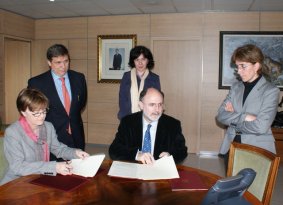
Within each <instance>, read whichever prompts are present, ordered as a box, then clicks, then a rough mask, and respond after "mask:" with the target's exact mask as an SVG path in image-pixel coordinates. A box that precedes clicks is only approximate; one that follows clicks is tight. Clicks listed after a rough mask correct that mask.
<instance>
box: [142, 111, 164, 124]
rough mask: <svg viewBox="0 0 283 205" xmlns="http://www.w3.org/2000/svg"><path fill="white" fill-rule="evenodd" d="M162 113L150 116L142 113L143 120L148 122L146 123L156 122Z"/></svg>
mask: <svg viewBox="0 0 283 205" xmlns="http://www.w3.org/2000/svg"><path fill="white" fill-rule="evenodd" d="M161 114H162V113H159V112H158V113H153V114H151V115H147V114H146V113H143V116H144V118H145V119H146V120H147V121H148V122H156V121H158V120H159V118H160V117H161Z"/></svg>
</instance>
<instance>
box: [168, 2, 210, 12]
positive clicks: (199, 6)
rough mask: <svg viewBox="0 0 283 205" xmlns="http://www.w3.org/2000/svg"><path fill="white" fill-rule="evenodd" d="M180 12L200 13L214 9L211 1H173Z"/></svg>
mask: <svg viewBox="0 0 283 205" xmlns="http://www.w3.org/2000/svg"><path fill="white" fill-rule="evenodd" d="M173 4H174V6H175V8H176V9H177V11H178V12H180V13H183V12H199V11H210V10H211V9H212V6H211V0H173Z"/></svg>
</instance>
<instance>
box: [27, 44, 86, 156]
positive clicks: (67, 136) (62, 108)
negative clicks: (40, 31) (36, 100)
mask: <svg viewBox="0 0 283 205" xmlns="http://www.w3.org/2000/svg"><path fill="white" fill-rule="evenodd" d="M47 63H48V66H49V68H50V70H48V71H47V72H45V73H43V74H40V75H38V76H35V77H33V78H31V79H29V81H28V87H29V88H36V89H38V90H40V91H41V92H43V93H44V94H45V95H46V96H47V98H48V99H49V111H48V113H47V115H46V121H49V122H51V123H52V124H53V125H54V127H55V129H56V132H57V135H58V140H59V141H60V142H62V143H64V144H66V145H67V146H69V147H72V148H79V149H82V150H84V149H85V135H84V127H83V121H82V117H81V113H82V111H83V110H84V108H85V106H86V101H87V87H86V80H85V76H84V75H83V74H82V73H79V72H76V71H73V70H70V69H69V64H70V56H69V51H68V50H67V48H66V47H65V46H64V45H61V44H55V45H53V46H51V47H50V48H49V49H48V50H47ZM51 159H53V160H54V159H56V158H55V157H54V156H52V155H51Z"/></svg>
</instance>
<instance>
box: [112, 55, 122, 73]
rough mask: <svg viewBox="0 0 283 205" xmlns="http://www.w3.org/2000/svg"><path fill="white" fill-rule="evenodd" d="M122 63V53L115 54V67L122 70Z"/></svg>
mask: <svg viewBox="0 0 283 205" xmlns="http://www.w3.org/2000/svg"><path fill="white" fill-rule="evenodd" d="M121 64H122V56H121V54H120V53H118V54H115V55H114V58H113V69H114V70H120V68H121Z"/></svg>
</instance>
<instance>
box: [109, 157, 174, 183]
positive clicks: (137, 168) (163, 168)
mask: <svg viewBox="0 0 283 205" xmlns="http://www.w3.org/2000/svg"><path fill="white" fill-rule="evenodd" d="M108 175H109V176H114V177H123V178H134V179H143V180H156V179H173V178H179V174H178V171H177V168H176V164H175V162H174V159H173V157H172V156H169V157H163V158H161V159H158V160H156V161H155V162H154V163H153V164H152V165H147V164H137V163H128V162H120V161H113V163H112V165H111V167H110V170H109V172H108Z"/></svg>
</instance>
